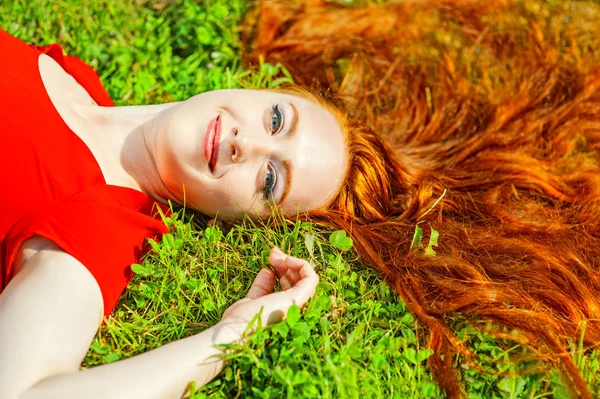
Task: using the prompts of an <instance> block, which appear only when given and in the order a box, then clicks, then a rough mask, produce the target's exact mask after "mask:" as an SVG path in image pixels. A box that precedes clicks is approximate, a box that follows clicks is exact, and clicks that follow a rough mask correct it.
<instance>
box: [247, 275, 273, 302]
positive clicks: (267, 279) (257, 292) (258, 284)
mask: <svg viewBox="0 0 600 399" xmlns="http://www.w3.org/2000/svg"><path fill="white" fill-rule="evenodd" d="M273 288H275V274H274V273H273V271H272V270H271V269H266V268H265V269H262V270H261V271H260V272H258V274H257V275H256V277H255V278H254V282H253V283H252V286H251V287H250V289H249V290H248V294H246V298H249V299H256V298H260V297H261V296H265V295H268V294H270V293H272V292H273Z"/></svg>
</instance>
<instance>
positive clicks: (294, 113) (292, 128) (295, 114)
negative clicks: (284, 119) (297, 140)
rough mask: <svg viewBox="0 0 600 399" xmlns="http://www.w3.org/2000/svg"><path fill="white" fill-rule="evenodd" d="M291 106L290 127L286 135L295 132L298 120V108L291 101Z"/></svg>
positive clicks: (291, 134)
mask: <svg viewBox="0 0 600 399" xmlns="http://www.w3.org/2000/svg"><path fill="white" fill-rule="evenodd" d="M289 104H290V107H291V108H292V121H291V122H290V128H289V129H288V132H287V134H286V136H293V135H294V134H295V133H296V128H297V127H298V122H299V121H300V115H299V114H298V109H297V108H296V106H295V105H294V104H292V103H289Z"/></svg>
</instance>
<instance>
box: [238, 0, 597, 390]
mask: <svg viewBox="0 0 600 399" xmlns="http://www.w3.org/2000/svg"><path fill="white" fill-rule="evenodd" d="M355 3H360V1H356V2H355ZM362 3H365V4H359V5H358V6H357V5H356V4H355V5H354V6H348V5H343V4H339V3H336V2H335V1H320V0H264V1H262V2H261V3H260V6H259V7H258V8H257V9H256V10H255V11H254V12H251V13H249V15H248V17H247V19H246V22H245V28H244V43H245V45H246V54H245V55H246V59H247V60H248V62H251V63H253V62H256V61H257V60H258V59H259V58H261V57H262V58H264V59H265V60H266V61H269V62H272V63H281V64H283V65H284V66H286V67H287V69H288V70H289V71H290V72H291V74H292V76H293V77H294V79H295V80H296V82H297V83H298V84H299V85H301V86H304V87H317V88H319V89H320V90H324V91H325V92H327V93H329V95H330V96H331V97H334V98H336V99H337V101H338V102H339V103H341V104H343V105H342V107H343V110H339V111H336V112H338V119H339V120H341V121H342V122H343V123H342V126H343V128H344V130H345V131H346V133H347V135H348V146H349V153H350V164H351V166H350V172H349V176H348V178H347V181H346V184H345V185H344V186H343V187H342V189H341V191H340V193H339V195H338V196H337V197H336V198H335V199H334V200H333V202H332V203H331V204H330V206H328V207H327V209H323V210H320V211H316V212H312V213H311V214H310V215H309V217H310V218H311V219H312V220H314V221H317V222H321V223H324V224H327V225H331V226H334V227H335V228H343V229H345V230H347V231H348V232H349V233H350V234H351V236H352V238H353V240H354V242H355V247H356V249H357V251H358V253H359V254H360V255H361V256H362V258H363V260H364V261H365V262H366V263H368V264H370V265H372V266H373V267H375V268H377V269H378V270H379V271H380V273H381V275H382V276H383V277H384V278H385V279H386V280H387V281H388V282H389V284H390V285H391V286H393V287H394V288H395V289H396V290H397V292H398V293H399V294H400V295H401V296H402V298H403V299H404V301H405V302H406V304H407V306H408V307H409V309H410V310H411V311H412V312H413V313H414V314H415V315H416V316H417V317H418V319H419V320H420V321H421V323H422V324H424V325H425V326H426V327H427V329H428V333H429V343H428V345H429V347H430V348H432V349H434V350H435V354H434V355H433V356H431V357H430V358H429V360H428V362H429V366H430V369H431V371H432V373H433V375H434V377H435V378H436V380H437V381H438V383H439V384H440V386H441V387H442V389H444V390H445V392H446V393H447V394H448V395H449V396H451V397H461V396H464V391H463V389H462V386H461V384H460V381H459V378H458V375H457V372H456V370H455V369H454V368H453V361H454V355H456V354H457V353H458V354H462V355H464V356H465V357H466V359H467V360H469V361H470V360H471V359H472V357H473V356H474V355H473V354H472V353H471V352H470V351H469V349H468V348H467V347H466V346H465V344H464V343H463V342H462V341H461V340H459V339H458V338H457V336H456V335H455V334H454V332H453V331H452V329H451V328H450V327H449V325H448V322H449V320H450V319H451V318H452V317H453V315H455V314H456V313H457V312H460V313H461V314H462V315H464V316H465V317H466V318H467V319H468V320H470V322H471V323H472V324H473V325H474V326H475V327H477V328H480V329H485V330H486V331H487V332H488V333H491V334H496V335H497V336H499V337H501V338H504V339H509V340H513V341H515V342H518V343H519V344H521V345H524V346H525V347H527V348H529V349H530V350H531V351H532V352H533V353H534V354H536V356H537V357H538V359H543V361H545V362H546V364H550V365H552V366H555V367H557V368H558V369H559V370H560V371H561V372H562V374H563V377H564V378H565V379H566V382H567V383H568V385H569V386H571V387H573V389H574V391H573V393H574V394H575V395H578V396H581V397H587V398H591V393H590V391H589V388H588V387H587V386H586V384H585V381H584V380H583V378H582V376H581V375H580V373H579V371H578V369H577V367H576V364H575V362H574V360H573V358H572V356H571V355H570V353H569V351H568V348H567V347H568V344H569V341H570V340H573V339H579V338H580V335H581V333H582V326H583V324H584V323H586V329H585V334H584V335H583V342H584V345H585V347H586V348H591V347H595V346H597V345H598V344H600V271H599V268H600V263H599V262H600V225H599V223H600V201H599V200H600V157H599V155H600V154H599V148H600V24H599V23H598V21H599V20H600V6H598V5H594V4H593V3H590V2H574V1H573V2H571V1H564V2H546V1H538V0H533V1H526V2H525V1H513V0H498V1H493V0H492V1H490V0H485V1H468V0H461V1H459V0H455V1H453V0H434V1H412V2H411V1H406V2H401V3H399V4H395V3H392V2H389V3H388V4H385V5H372V4H367V2H365V1H363V2H362ZM336 109H339V108H336ZM356 121H361V122H356ZM419 222H424V223H421V224H420V226H423V227H424V228H425V229H428V227H427V226H431V227H432V228H434V229H436V230H437V231H439V234H440V239H439V246H438V247H437V248H436V251H437V254H436V256H428V255H426V254H424V253H423V252H422V251H415V250H411V249H410V245H411V240H412V236H413V232H414V231H415V225H416V224H417V223H419ZM489 325H493V326H497V327H496V328H495V329H492V330H490V328H489Z"/></svg>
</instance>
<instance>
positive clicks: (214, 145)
mask: <svg viewBox="0 0 600 399" xmlns="http://www.w3.org/2000/svg"><path fill="white" fill-rule="evenodd" d="M220 141H221V116H220V115H219V116H217V117H216V118H215V119H213V120H211V121H210V122H209V124H208V126H207V127H206V134H205V135H204V157H205V158H206V162H207V163H208V168H209V169H210V171H211V172H214V171H215V168H216V166H217V160H218V158H219V142H220Z"/></svg>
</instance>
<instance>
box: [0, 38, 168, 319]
mask: <svg viewBox="0 0 600 399" xmlns="http://www.w3.org/2000/svg"><path fill="white" fill-rule="evenodd" d="M40 54H47V55H49V56H50V57H52V58H53V59H54V60H55V61H57V62H58V63H59V64H60V65H61V66H62V67H63V68H64V69H65V71H67V72H68V73H69V74H71V75H72V76H73V77H74V78H75V79H76V80H77V81H78V82H79V84H81V85H82V86H83V88H84V89H86V90H87V91H88V93H90V95H91V96H92V98H93V99H94V100H95V101H96V102H97V103H98V104H99V105H101V106H112V105H113V103H112V101H111V99H110V97H109V96H108V94H107V93H106V91H105V90H104V88H103V87H102V84H101V82H100V79H99V78H98V75H96V73H95V72H94V71H93V70H92V68H91V67H90V66H88V65H87V64H85V63H84V62H83V61H81V60H80V59H78V58H76V57H70V56H65V55H63V52H62V49H61V48H60V46H58V45H56V44H53V45H50V46H44V47H34V46H29V45H27V44H26V43H24V42H22V41H21V40H18V39H16V38H14V37H12V36H10V35H9V34H8V33H6V32H4V31H2V30H0V59H1V60H2V61H0V190H1V191H0V209H2V217H0V278H1V283H2V284H1V286H0V292H1V291H2V289H4V287H6V285H7V284H8V283H9V282H10V279H11V278H12V277H13V269H14V268H13V263H14V259H15V256H16V253H17V250H18V249H19V246H20V245H21V244H22V243H23V241H24V240H26V239H27V238H30V237H31V236H33V235H38V236H42V237H45V238H47V239H49V240H52V241H53V242H55V243H56V244H57V245H58V246H59V247H61V248H62V249H63V250H64V251H65V252H67V253H69V254H71V255H72V256H73V257H75V258H76V259H78V260H79V261H80V262H81V263H83V264H84V265H85V266H86V267H87V268H88V269H89V270H90V272H91V273H92V275H93V276H94V278H95V279H96V281H97V282H98V284H99V285H100V289H101V291H102V296H103V300H104V314H105V315H108V314H109V313H110V312H111V311H112V309H113V308H114V306H115V304H116V302H117V300H118V299H119V296H120V294H121V293H122V291H123V289H124V288H125V287H126V286H127V284H128V282H129V280H130V279H131V276H132V272H131V268H130V265H131V264H132V263H137V262H139V259H140V256H141V255H142V249H143V248H142V247H143V244H144V240H145V239H146V238H149V237H160V236H161V235H162V234H164V233H166V232H167V228H166V226H165V225H164V223H162V221H161V220H159V219H156V218H154V217H152V216H151V215H154V214H156V212H155V211H156V206H160V207H162V209H163V211H164V212H167V209H166V208H165V207H164V205H161V204H157V203H155V201H154V200H153V199H151V198H150V197H148V196H146V195H145V194H143V193H141V192H139V191H136V190H133V189H129V188H124V187H116V186H110V185H107V184H106V182H105V180H104V176H103V175H102V172H101V170H100V167H99V166H98V163H97V162H96V160H95V158H94V157H93V155H92V153H91V151H90V150H89V149H88V147H87V146H86V145H85V144H84V142H83V141H82V140H81V139H80V138H79V137H78V136H77V135H76V134H75V133H73V132H72V131H71V130H70V129H69V128H68V127H67V125H66V124H65V122H64V121H63V120H62V118H61V117H60V115H59V114H58V112H57V111H56V109H55V108H54V106H53V104H52V102H51V100H50V98H49V97H48V94H47V92H46V89H45V87H44V85H43V83H42V80H41V77H40V74H39V67H38V58H39V56H40Z"/></svg>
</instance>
